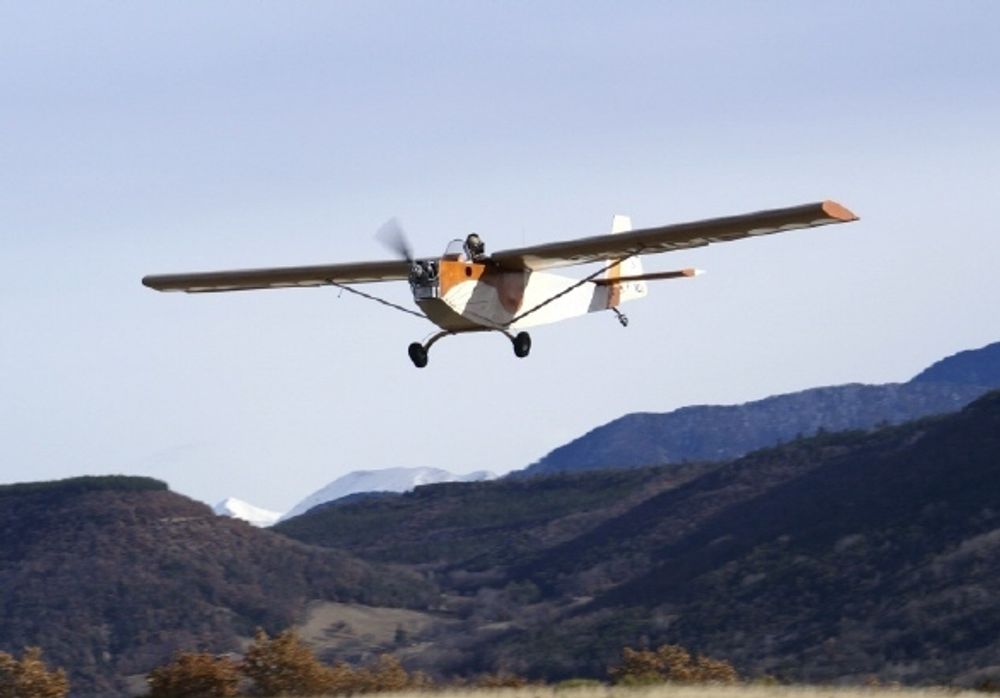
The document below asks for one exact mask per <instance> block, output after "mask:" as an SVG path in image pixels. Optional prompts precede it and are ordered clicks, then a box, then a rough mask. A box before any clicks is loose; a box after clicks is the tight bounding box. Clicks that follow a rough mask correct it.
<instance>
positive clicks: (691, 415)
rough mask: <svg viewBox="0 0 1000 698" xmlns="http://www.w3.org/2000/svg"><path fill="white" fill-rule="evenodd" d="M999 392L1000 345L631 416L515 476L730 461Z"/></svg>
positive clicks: (946, 409) (954, 406)
mask: <svg viewBox="0 0 1000 698" xmlns="http://www.w3.org/2000/svg"><path fill="white" fill-rule="evenodd" d="M995 388H1000V342H997V343H994V344H990V345H988V346H986V347H983V348H981V349H976V350H970V351H963V352H960V353H958V354H955V355H953V356H950V357H948V358H946V359H942V360H941V361H938V362H937V363H935V364H934V365H933V366H931V367H929V368H928V369H926V370H924V371H922V372H921V373H920V374H918V375H917V376H916V377H914V378H913V379H912V380H910V381H909V382H907V383H887V384H883V385H862V384H857V383H853V384H848V385H840V386H831V387H822V388H812V389H810V390H803V391H800V392H796V393H789V394H785V395H776V396H772V397H768V398H765V399H763V400H757V401H754V402H748V403H745V404H742V405H696V406H690V407H682V408H680V409H677V410H674V411H672V412H667V413H649V412H646V413H634V414H628V415H625V416H623V417H620V418H618V419H616V420H614V421H612V422H609V423H608V424H605V425H603V426H600V427H597V428H596V429H594V430H592V431H590V432H588V433H587V434H584V435H583V436H581V437H579V438H578V439H575V440H574V441H571V442H570V443H568V444H565V445H563V446H560V447H558V448H556V449H554V450H553V451H552V452H551V453H549V454H548V455H546V456H544V457H543V458H542V459H541V460H539V461H538V462H537V463H534V464H532V465H530V466H528V467H527V468H525V469H524V470H521V471H518V472H516V473H513V474H512V476H513V477H524V476H532V475H539V474H544V473H555V472H562V471H579V470H596V469H603V468H634V467H640V466H644V465H657V464H661V463H676V462H683V461H688V460H691V461H698V460H715V461H718V460H726V459H730V458H736V457H739V456H741V455H743V454H745V453H749V452H750V451H753V450H754V449H758V448H764V447H767V446H773V445H775V444H778V443H782V442H786V441H789V440H791V439H794V438H796V437H798V436H802V435H810V434H814V433H816V432H817V431H819V430H826V431H842V430H845V429H867V428H870V427H873V426H876V425H879V424H901V423H903V422H906V421H909V420H911V419H917V418H920V417H926V416H928V415H933V414H943V413H946V412H951V411H954V410H957V409H960V408H961V407H963V406H964V405H967V404H968V403H969V402H971V401H972V400H974V399H976V398H977V397H979V396H980V395H982V394H984V393H986V392H987V391H989V390H992V389H995Z"/></svg>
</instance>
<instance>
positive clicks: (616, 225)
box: [604, 215, 647, 308]
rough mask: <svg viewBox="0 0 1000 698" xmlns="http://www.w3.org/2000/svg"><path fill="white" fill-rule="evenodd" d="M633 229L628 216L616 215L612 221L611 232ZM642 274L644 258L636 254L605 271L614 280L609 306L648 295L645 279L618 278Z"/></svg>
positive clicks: (606, 275)
mask: <svg viewBox="0 0 1000 698" xmlns="http://www.w3.org/2000/svg"><path fill="white" fill-rule="evenodd" d="M630 230H632V219H631V218H629V217H628V216H622V215H616V216H615V217H614V220H613V221H612V222H611V232H612V234H614V233H627V232H629V231H630ZM641 274H642V260H641V258H640V257H639V256H638V255H636V256H635V257H629V258H628V259H626V260H625V261H624V262H622V263H621V264H618V265H616V266H614V267H611V268H610V269H608V270H607V271H606V272H605V273H604V278H606V279H607V280H608V281H610V282H612V285H611V294H610V295H609V297H608V307H609V308H614V307H615V306H617V305H618V304H619V303H624V302H625V301H631V300H635V299H636V298H642V297H643V296H645V295H646V293H647V290H646V282H645V281H626V282H624V283H619V282H618V279H620V278H622V277H623V276H624V277H630V276H640V275H641Z"/></svg>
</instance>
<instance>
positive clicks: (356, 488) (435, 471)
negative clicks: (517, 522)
mask: <svg viewBox="0 0 1000 698" xmlns="http://www.w3.org/2000/svg"><path fill="white" fill-rule="evenodd" d="M495 477H496V475H494V474H493V473H491V472H489V471H488V470H477V471H476V472H474V473H467V474H464V475H463V474H456V473H452V472H449V471H447V470H442V469H441V468H383V469H381V470H355V471H354V472H351V473H348V474H347V475H343V476H341V477H338V478H337V479H336V480H334V481H333V482H331V483H330V484H328V485H327V486H326V487H323V488H322V489H319V490H317V491H316V492H314V493H312V494H311V495H309V496H308V497H306V498H305V499H303V500H302V501H301V502H299V503H298V504H296V505H295V506H294V507H292V508H291V509H290V510H289V511H288V513H286V514H285V515H284V516H282V517H281V520H282V521H284V520H285V519H290V518H292V517H293V516H298V515H299V514H304V513H305V512H307V511H309V510H310V509H312V508H313V507H315V506H318V505H320V504H324V503H326V502H332V501H333V500H335V499H340V498H341V497H347V496H348V495H352V494H358V493H360V492H409V491H410V490H412V489H413V488H414V487H418V486H420V485H432V484H435V483H438V482H479V481H481V480H492V479H494V478H495Z"/></svg>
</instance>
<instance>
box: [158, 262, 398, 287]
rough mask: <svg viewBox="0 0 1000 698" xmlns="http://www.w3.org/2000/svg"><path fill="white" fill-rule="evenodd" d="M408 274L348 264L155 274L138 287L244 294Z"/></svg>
mask: <svg viewBox="0 0 1000 698" xmlns="http://www.w3.org/2000/svg"><path fill="white" fill-rule="evenodd" d="M409 273H410V264H409V262H406V261H403V260H387V261H383V262H352V263H348V264H326V265H317V266H310V267H272V268H267V269H233V270H229V271H206V272H196V273H193V274H159V275H153V276H147V277H144V278H143V280H142V283H143V285H144V286H148V287H149V288H155V289H156V290H157V291H186V292H187V293H209V292H213V291H248V290H251V289H258V288H297V287H300V286H326V285H330V284H362V283H369V282H373V281H402V280H405V279H406V278H407V277H408V276H409Z"/></svg>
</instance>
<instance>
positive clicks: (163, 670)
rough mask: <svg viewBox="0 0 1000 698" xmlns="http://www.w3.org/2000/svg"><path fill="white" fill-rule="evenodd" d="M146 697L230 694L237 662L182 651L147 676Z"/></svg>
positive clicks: (235, 683)
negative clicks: (147, 695)
mask: <svg viewBox="0 0 1000 698" xmlns="http://www.w3.org/2000/svg"><path fill="white" fill-rule="evenodd" d="M146 682H147V683H148V684H149V698H201V697H202V696H206V697H211V698H230V697H231V696H235V695H237V692H238V690H239V683H240V674H239V666H238V665H237V664H236V662H234V661H232V660H231V659H229V658H227V657H216V656H214V655H211V654H206V653H193V652H182V653H179V654H177V655H176V656H175V657H174V659H173V661H172V662H170V664H166V665H164V666H161V667H157V668H156V669H153V671H152V672H150V674H149V677H148V678H147V679H146Z"/></svg>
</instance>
